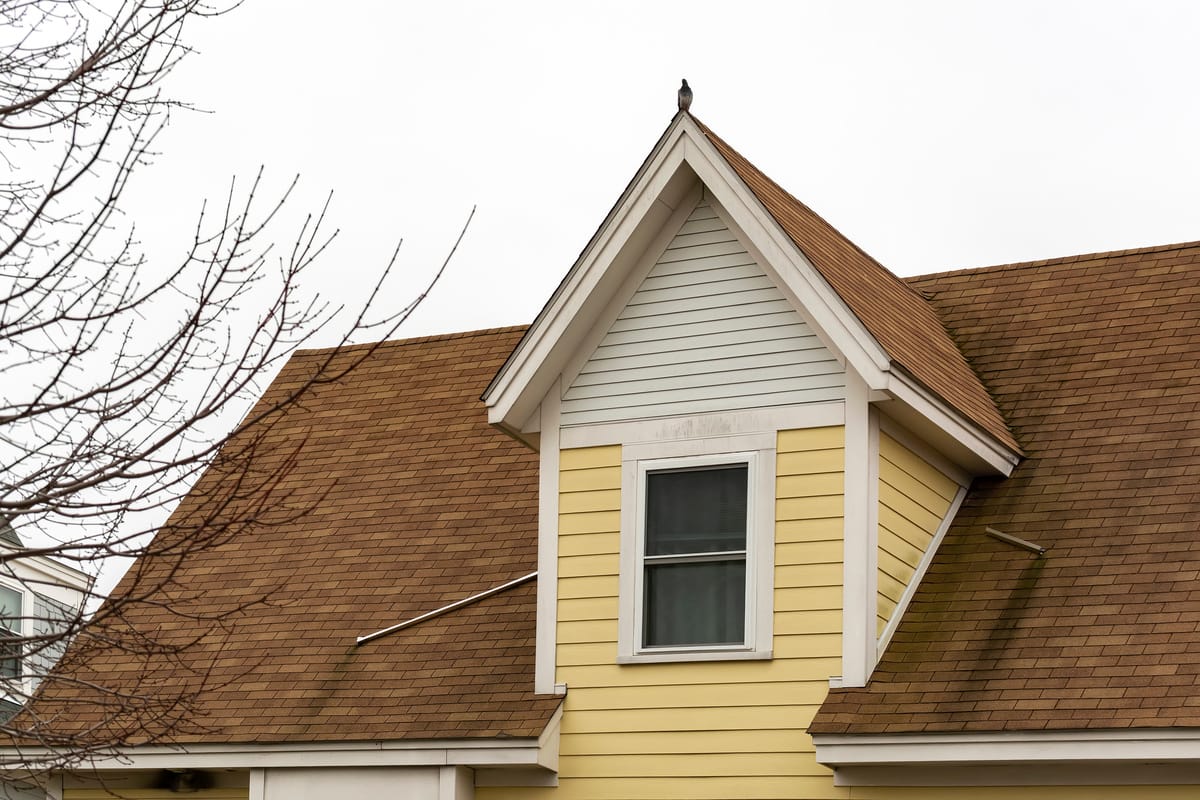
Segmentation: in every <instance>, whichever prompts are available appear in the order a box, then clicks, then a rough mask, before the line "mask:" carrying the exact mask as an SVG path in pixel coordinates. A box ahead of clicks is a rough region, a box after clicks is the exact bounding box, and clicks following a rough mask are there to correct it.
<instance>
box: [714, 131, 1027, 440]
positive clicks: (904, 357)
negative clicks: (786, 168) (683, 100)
mask: <svg viewBox="0 0 1200 800" xmlns="http://www.w3.org/2000/svg"><path fill="white" fill-rule="evenodd" d="M692 119H693V120H695V121H696V124H697V125H699V127H700V129H701V130H702V131H703V132H704V134H705V136H707V137H708V139H709V141H711V142H712V143H713V145H714V146H715V147H716V148H717V151H718V152H720V154H721V155H722V156H723V157H724V158H725V160H726V161H727V162H729V166H730V167H732V168H733V170H734V172H736V173H737V174H738V176H739V177H740V178H741V179H742V180H743V181H744V182H745V183H746V185H747V186H748V187H749V188H750V190H751V191H752V192H753V193H754V195H755V196H756V197H757V198H758V200H759V202H760V203H762V204H763V206H764V207H765V208H766V209H767V211H768V212H769V213H770V214H771V216H772V217H774V218H775V221H776V222H778V223H779V226H780V227H781V228H782V229H783V230H784V232H785V233H786V234H787V235H788V237H789V238H790V239H791V240H792V241H793V242H794V243H795V244H796V246H797V247H798V248H800V251H801V252H802V253H804V255H805V256H806V257H807V258H808V260H809V261H810V262H811V263H812V265H813V266H814V267H815V268H816V269H817V271H818V272H820V273H821V276H822V277H823V278H825V280H826V281H827V282H828V283H829V285H830V286H832V287H833V289H834V291H835V292H837V293H838V295H839V296H840V297H841V298H842V300H843V301H844V302H845V303H846V305H847V306H849V307H850V310H851V311H853V312H854V315H855V316H856V317H858V319H859V321H861V322H862V324H863V325H864V326H866V328H867V330H868V331H870V332H871V335H872V336H874V337H875V339H876V340H877V341H878V342H879V344H880V345H881V346H882V347H883V349H884V350H886V351H887V353H888V355H889V356H890V357H891V358H893V359H894V360H895V362H896V363H897V364H899V365H900V366H901V367H902V368H903V369H904V370H905V371H906V372H908V374H909V375H911V376H912V377H913V378H915V379H916V380H917V381H918V382H920V383H921V384H923V385H924V386H925V387H926V388H927V389H929V390H930V391H932V392H933V393H934V394H936V395H937V396H939V397H940V398H942V400H944V401H945V402H947V403H948V404H949V405H950V406H952V407H953V408H954V409H956V410H957V411H958V412H959V413H960V414H962V415H963V416H965V417H966V418H967V419H969V420H971V421H972V422H974V423H975V424H976V425H978V426H979V427H980V428H982V429H983V430H985V431H987V432H988V433H989V434H991V435H992V436H993V437H995V438H996V440H997V441H999V442H1001V443H1002V444H1004V445H1006V446H1007V447H1009V448H1011V449H1012V450H1013V451H1014V452H1018V453H1019V452H1020V451H1021V448H1020V446H1019V445H1018V444H1017V442H1016V440H1015V439H1013V435H1012V433H1011V432H1010V431H1009V429H1008V426H1007V425H1006V424H1005V422H1004V418H1003V417H1002V416H1001V415H1000V412H999V411H997V410H996V404H995V403H994V402H993V401H992V398H991V397H990V396H989V395H988V391H987V389H986V388H984V385H983V384H982V383H980V380H979V377H978V376H977V375H976V374H975V372H974V371H972V369H971V365H970V364H968V363H967V361H966V359H964V358H963V355H962V353H961V352H960V351H959V349H958V348H957V347H955V344H954V342H953V341H952V340H951V338H950V336H949V335H948V334H947V332H946V328H945V327H943V324H942V321H941V320H939V319H938V316H937V313H936V312H935V311H934V309H933V308H931V307H930V305H929V304H928V303H926V302H925V300H924V299H923V298H922V297H921V295H920V294H918V292H917V291H915V290H914V289H913V288H912V287H910V286H906V285H905V284H904V282H902V281H901V280H900V279H899V278H897V277H896V276H895V275H893V274H892V273H891V272H889V271H888V270H887V269H885V268H884V267H883V266H882V265H880V264H879V262H877V261H876V260H875V259H873V258H871V257H870V256H869V255H867V254H866V253H864V252H863V251H862V250H861V249H860V248H859V247H858V246H857V245H856V244H854V243H853V242H851V241H850V240H849V239H847V238H846V237H845V236H843V235H842V234H841V233H840V232H839V231H838V230H837V229H836V228H834V227H833V226H832V225H830V224H829V223H828V222H826V221H825V220H824V219H822V218H821V217H820V216H819V215H817V214H816V213H815V212H813V210H812V209H810V208H809V207H808V206H806V205H804V204H803V203H801V202H800V201H799V200H797V199H796V198H794V197H792V196H791V195H790V194H788V193H787V192H786V191H785V190H784V189H782V188H781V187H780V186H779V184H777V183H775V182H774V181H773V180H771V179H770V178H768V177H767V176H766V175H764V174H763V173H762V172H761V171H759V169H758V168H757V167H755V166H754V165H753V164H751V163H750V162H749V161H747V160H746V159H745V158H744V157H743V156H742V155H741V154H740V153H738V152H737V151H736V150H734V149H733V148H732V147H730V146H729V145H728V144H727V143H726V142H725V141H724V140H723V139H722V138H721V137H719V136H717V135H716V134H715V133H713V132H712V131H711V130H710V129H709V128H708V127H707V126H706V125H704V123H702V122H700V120H698V119H696V118H695V117H692Z"/></svg>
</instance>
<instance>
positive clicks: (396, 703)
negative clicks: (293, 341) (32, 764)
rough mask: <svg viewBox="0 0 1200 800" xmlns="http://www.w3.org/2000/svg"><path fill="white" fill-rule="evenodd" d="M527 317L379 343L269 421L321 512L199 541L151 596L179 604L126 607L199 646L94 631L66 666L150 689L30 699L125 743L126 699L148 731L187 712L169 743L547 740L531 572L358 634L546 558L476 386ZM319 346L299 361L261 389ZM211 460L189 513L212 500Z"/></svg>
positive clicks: (308, 362)
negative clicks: (130, 697)
mask: <svg viewBox="0 0 1200 800" xmlns="http://www.w3.org/2000/svg"><path fill="white" fill-rule="evenodd" d="M522 332H523V329H519V328H513V329H505V330H497V331H482V332H477V333H470V334H457V335H451V336H441V337H432V338H426V339H417V340H408V341H397V342H390V343H385V344H383V345H382V346H379V348H378V350H376V351H375V352H374V353H373V354H371V355H370V356H369V357H368V358H367V360H366V361H365V362H364V363H362V364H361V365H360V366H359V367H358V368H357V369H355V370H354V371H352V372H351V373H350V374H349V375H348V376H347V377H345V378H343V379H342V380H340V381H339V382H338V383H335V384H331V385H326V386H322V387H319V388H318V389H316V390H315V392H314V393H313V394H312V395H311V396H310V397H308V398H307V399H306V400H305V402H304V404H303V406H302V407H299V408H295V409H293V410H292V411H290V412H289V413H288V414H287V416H286V417H285V418H284V419H283V420H282V421H281V422H280V423H279V424H278V425H277V426H276V427H275V428H273V429H272V430H271V432H270V434H269V436H268V439H267V442H266V446H265V447H264V448H263V452H262V454H261V459H260V463H262V464H264V465H265V468H270V467H271V466H273V462H274V461H275V460H278V459H282V458H286V457H287V456H288V455H289V454H290V453H291V446H292V445H294V444H295V443H297V442H302V443H303V446H302V447H300V448H299V449H298V452H296V454H295V457H296V459H297V461H296V463H295V465H294V466H293V467H292V469H290V470H289V471H288V473H287V474H286V476H285V477H284V478H283V483H282V485H281V487H280V488H281V489H282V490H283V493H284V494H285V495H287V496H288V498H289V503H290V504H291V505H292V507H294V508H301V509H304V508H308V507H310V506H311V510H309V511H307V512H306V513H304V514H302V515H301V516H300V517H299V518H298V519H296V520H293V521H291V522H289V523H287V524H286V525H282V526H274V525H267V526H252V527H251V528H250V529H248V530H245V531H242V532H239V533H238V534H237V535H236V536H235V537H233V538H232V540H231V541H228V542H225V543H223V544H221V545H219V546H217V547H213V548H211V549H206V550H201V551H200V552H197V553H194V554H192V555H191V556H189V557H188V558H187V559H185V560H184V562H183V563H182V565H181V566H180V567H179V572H178V574H176V575H175V576H174V580H173V581H172V583H171V584H169V585H165V586H162V587H160V588H157V589H156V590H155V592H154V594H153V596H152V598H151V599H152V600H153V601H160V600H162V601H167V604H165V605H158V604H157V603H156V602H152V603H140V604H137V605H135V606H133V607H131V609H130V611H129V614H128V623H129V624H130V625H132V626H134V627H136V628H137V629H139V630H143V631H146V632H148V633H149V634H150V635H151V636H152V637H154V638H155V640H156V641H157V642H159V643H161V644H166V645H168V646H171V645H174V644H176V643H182V642H185V641H188V640H189V639H190V638H191V637H194V636H199V637H200V641H199V642H198V643H197V644H193V645H190V646H187V647H185V648H183V649H182V650H181V651H180V652H178V653H177V654H171V653H170V652H169V651H167V652H164V651H162V649H161V648H153V649H152V652H148V653H146V654H140V655H139V654H135V653H133V652H130V651H129V650H127V649H124V650H123V649H113V648H110V647H106V646H105V644H104V643H103V642H96V641H95V639H94V637H88V638H87V640H86V641H81V642H80V643H78V644H77V645H76V646H75V647H74V649H73V652H72V653H71V654H69V655H68V657H67V659H66V661H65V664H66V665H67V667H66V668H65V670H64V671H65V673H66V674H67V676H68V677H69V678H73V679H83V680H88V679H89V678H91V677H95V678H96V680H97V681H98V682H99V683H100V684H101V685H104V686H114V685H115V686H125V685H127V686H129V687H130V688H131V689H132V691H134V692H135V693H136V694H137V695H138V698H139V699H136V700H134V701H131V702H130V703H129V704H128V705H129V706H130V707H131V708H126V709H117V708H115V707H113V706H112V704H111V703H110V702H109V701H98V702H100V703H101V704H100V705H89V698H90V700H91V701H97V698H96V697H95V696H94V695H88V694H87V693H86V692H83V691H82V690H80V689H79V688H78V687H76V686H74V685H73V684H70V683H68V682H66V681H65V680H60V681H58V682H54V681H53V680H52V681H51V682H50V683H49V684H48V685H47V687H46V690H45V693H44V696H43V697H42V698H41V699H40V701H39V702H38V703H37V706H36V708H37V710H38V712H39V713H41V714H42V715H43V716H46V715H52V714H54V713H55V712H57V711H61V710H65V711H66V714H65V718H64V719H59V720H57V721H55V723H54V725H55V726H56V727H57V729H58V730H60V731H61V730H63V729H64V726H65V728H67V729H78V728H79V727H80V726H84V725H90V724H96V723H100V724H101V726H102V727H101V729H100V732H99V734H98V738H99V739H100V740H104V739H105V738H109V739H112V740H115V741H122V740H125V739H127V738H132V739H133V740H135V741H136V740H139V739H144V738H145V737H144V736H143V735H142V734H140V733H136V732H135V733H132V734H130V731H131V730H136V724H138V723H137V722H135V721H134V719H133V716H132V715H133V714H134V713H138V714H141V715H142V717H143V718H144V717H146V716H147V715H160V716H161V717H162V718H163V719H162V722H161V723H155V724H152V725H151V726H150V731H149V734H150V735H154V734H156V733H157V732H159V731H161V730H162V729H163V728H164V727H169V726H171V725H173V724H182V727H180V728H179V729H178V730H177V731H175V733H174V734H173V735H172V736H171V738H172V739H174V740H175V741H181V742H188V741H224V742H284V741H326V740H389V739H429V738H443V737H497V736H536V735H538V733H540V732H541V730H542V729H543V727H544V725H545V723H546V722H547V720H548V719H549V717H550V715H551V714H552V713H553V712H554V710H555V708H557V706H558V703H559V698H553V697H535V696H534V694H533V657H534V624H535V620H534V613H535V594H536V583H535V582H529V583H525V584H523V585H520V586H517V587H515V588H512V589H510V590H507V591H505V592H503V593H500V594H498V595H495V596H492V597H489V598H487V599H485V600H482V601H480V602H478V603H475V604H473V605H470V606H467V607H464V608H462V609H459V610H456V611H454V612H451V613H449V614H446V615H443V616H441V617H437V618H434V619H431V620H428V621H426V622H423V623H420V624H418V625H415V626H413V627H410V628H407V629H404V630H402V631H398V632H395V633H392V634H389V635H387V636H384V637H382V638H380V639H378V640H375V641H372V642H370V643H367V644H364V645H362V646H360V647H356V646H355V637H356V636H359V635H364V634H368V633H371V632H373V631H376V630H379V629H382V628H385V627H387V626H389V625H392V624H394V623H397V622H401V621H403V620H406V619H409V618H412V617H414V616H417V615H419V614H422V613H425V612H428V611H431V610H434V609H436V608H439V607H440V606H442V605H445V604H447V603H450V602H453V601H456V600H460V599H463V598H464V597H467V596H469V595H471V594H474V593H476V592H479V591H481V590H484V589H488V588H491V587H494V586H497V585H499V584H502V583H504V582H507V581H509V580H511V579H513V578H517V577H520V576H522V575H525V574H528V573H529V572H532V571H533V570H534V569H535V568H536V561H537V557H536V547H537V477H536V475H537V473H536V470H537V455H536V453H533V452H531V451H529V450H528V449H526V448H525V447H523V446H522V445H520V444H518V443H516V442H514V441H513V440H511V439H509V438H508V437H506V436H505V435H504V434H502V433H500V432H498V431H496V430H494V429H492V428H490V427H489V426H488V425H487V421H486V416H485V413H484V410H483V408H482V407H481V406H480V404H479V402H478V400H477V398H478V395H479V390H480V388H481V387H482V386H484V385H486V384H487V381H488V379H489V378H490V377H491V376H492V374H493V373H494V372H495V371H496V369H497V368H498V366H499V365H500V363H501V362H502V361H503V360H504V358H505V357H506V356H507V355H508V353H509V351H510V350H511V349H512V348H513V346H514V345H515V344H516V342H517V340H518V338H519V337H520V336H521V334H522ZM362 352H363V350H362V348H353V347H352V348H347V349H346V350H345V351H343V352H340V353H338V354H337V358H339V359H352V358H355V357H357V356H361V354H362ZM322 356H323V354H322V353H320V352H309V353H301V354H298V355H296V356H295V357H294V358H293V359H292V360H291V362H290V363H289V364H288V365H287V366H286V367H285V368H284V370H283V371H282V372H281V373H280V375H279V377H278V378H277V379H276V380H275V381H274V383H273V384H272V386H271V388H270V389H269V390H268V391H267V393H266V395H265V397H264V399H263V401H262V402H263V403H269V402H271V401H272V399H273V398H274V397H277V396H279V395H281V393H283V392H286V391H287V389H288V387H290V386H293V385H295V384H297V383H298V382H300V381H301V380H303V378H304V376H305V375H306V374H307V373H308V372H309V371H310V370H312V369H313V368H314V365H316V364H317V363H319V361H320V359H321V358H322ZM219 472H220V471H219V469H213V470H210V471H209V473H207V474H206V475H205V476H204V478H202V479H201V482H200V483H199V484H198V486H197V487H196V489H195V490H194V491H193V492H192V494H191V495H189V497H188V499H187V500H185V501H184V505H182V506H181V508H180V511H179V512H178V513H179V514H186V513H188V508H189V504H191V505H192V506H195V505H196V504H202V503H204V502H206V501H205V500H204V496H205V494H206V492H207V491H209V490H211V489H213V488H214V485H215V482H218V481H220V475H219ZM160 563H165V562H158V561H155V560H153V559H151V560H147V561H143V562H142V565H143V566H144V567H145V568H146V569H149V570H151V571H153V570H156V569H163V568H165V567H160V566H158V565H159V564H160ZM148 583H149V584H150V585H154V584H155V583H156V581H154V580H151V581H149V582H148ZM130 586H131V584H130V582H129V580H126V581H125V582H124V583H123V587H119V588H118V590H117V593H118V594H120V593H121V592H123V591H128V590H129V588H130ZM241 606H244V608H241V609H240V610H234V611H232V613H230V615H229V616H228V617H226V618H223V619H221V620H219V621H218V622H216V623H214V622H212V621H210V620H206V619H204V617H206V616H209V615H211V614H213V613H214V612H216V611H222V610H224V611H229V610H231V609H239V607H241ZM191 614H195V615H199V618H196V617H192V616H189V615H191ZM126 676H128V677H127V678H126ZM201 686H204V687H206V688H205V689H204V690H203V691H202V692H201V693H200V695H199V696H198V697H195V698H187V702H185V703H184V704H183V705H176V704H175V701H174V699H175V698H177V697H179V696H180V693H181V691H182V692H183V693H186V692H188V691H190V690H192V689H198V688H199V687H201ZM131 709H132V710H131ZM102 718H106V719H105V721H103V722H101V719H102ZM131 725H132V726H134V727H133V728H131V727H128V726H131ZM113 732H117V734H118V735H116V736H109V734H112V733H113Z"/></svg>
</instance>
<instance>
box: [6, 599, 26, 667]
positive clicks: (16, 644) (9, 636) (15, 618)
mask: <svg viewBox="0 0 1200 800" xmlns="http://www.w3.org/2000/svg"><path fill="white" fill-rule="evenodd" d="M24 607H25V596H24V593H23V592H21V591H20V590H18V589H14V588H12V587H10V586H5V585H3V584H0V681H16V680H20V678H21V676H22V673H23V670H22V668H21V655H22V654H21V639H22V636H23V631H24V627H25V625H24V620H25V611H24Z"/></svg>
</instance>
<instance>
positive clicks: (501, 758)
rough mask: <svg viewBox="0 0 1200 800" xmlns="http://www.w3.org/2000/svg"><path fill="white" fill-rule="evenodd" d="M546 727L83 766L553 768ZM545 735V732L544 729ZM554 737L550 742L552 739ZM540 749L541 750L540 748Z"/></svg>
mask: <svg viewBox="0 0 1200 800" xmlns="http://www.w3.org/2000/svg"><path fill="white" fill-rule="evenodd" d="M559 713H561V708H560V709H559V711H558V712H556V715H555V717H553V718H551V721H550V723H549V724H547V726H546V730H547V731H548V732H551V735H550V736H546V741H544V742H543V741H541V740H540V739H535V738H512V739H483V740H479V739H433V740H420V741H390V742H381V741H377V742H317V743H307V742H298V743H294V744H262V745H255V744H225V743H220V744H208V743H202V744H190V745H179V746H165V745H145V746H137V747H131V748H129V749H127V750H124V751H122V752H121V753H120V754H119V755H108V756H105V755H100V754H98V755H96V756H95V757H94V758H91V759H89V761H88V764H87V766H88V768H89V769H96V770H122V771H123V770H135V769H249V768H252V767H257V768H263V767H267V768H270V767H385V766H386V767H395V766H447V765H461V766H469V767H491V768H503V767H543V768H547V769H557V757H558V743H557V735H558V726H557V723H556V717H557V716H558V714H559ZM551 729H553V730H551ZM543 736H545V734H543ZM551 740H553V742H552V741H551ZM543 751H545V752H543ZM53 757H54V752H53V751H50V750H47V749H46V748H40V747H37V748H34V747H29V748H25V747H22V748H19V749H18V748H12V747H5V748H0V770H3V771H17V770H20V769H22V767H21V766H20V764H19V763H18V762H19V760H23V761H24V762H26V763H30V764H36V763H37V762H38V759H39V758H53Z"/></svg>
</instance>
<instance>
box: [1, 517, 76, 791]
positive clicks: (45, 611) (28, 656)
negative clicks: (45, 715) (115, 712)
mask: <svg viewBox="0 0 1200 800" xmlns="http://www.w3.org/2000/svg"><path fill="white" fill-rule="evenodd" d="M0 557H2V558H3V564H2V565H0V724H3V723H4V722H7V721H8V720H10V719H11V718H12V717H13V715H14V714H16V713H17V712H18V711H19V710H20V709H21V707H22V706H23V705H24V704H25V703H26V702H27V701H28V699H29V698H30V696H31V695H32V694H33V692H34V691H35V690H36V689H37V688H38V685H39V684H40V683H41V682H42V680H43V678H44V677H45V676H46V674H47V673H48V672H49V671H50V670H51V669H52V668H53V667H54V665H55V663H56V662H57V661H58V659H59V657H60V656H61V655H62V653H63V650H64V649H65V648H66V646H67V639H66V637H67V636H69V633H70V631H71V630H72V628H73V626H74V624H75V623H76V621H77V620H78V618H79V613H80V609H82V608H83V605H84V602H85V600H86V599H87V597H88V596H89V592H90V590H91V588H92V579H91V576H89V575H87V574H86V573H84V572H82V571H80V570H78V569H76V568H75V567H72V566H71V565H69V564H67V563H64V562H63V561H61V560H58V559H54V558H50V557H48V556H45V555H30V554H29V553H28V552H27V551H26V548H25V545H24V543H23V542H22V541H21V537H20V536H19V535H18V534H17V532H16V530H15V529H14V528H13V526H12V524H11V523H10V522H9V521H8V520H7V519H5V518H4V517H0ZM0 797H13V798H20V797H25V795H24V794H22V793H20V792H19V791H17V788H16V787H12V788H11V789H10V790H9V791H8V792H7V793H0Z"/></svg>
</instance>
